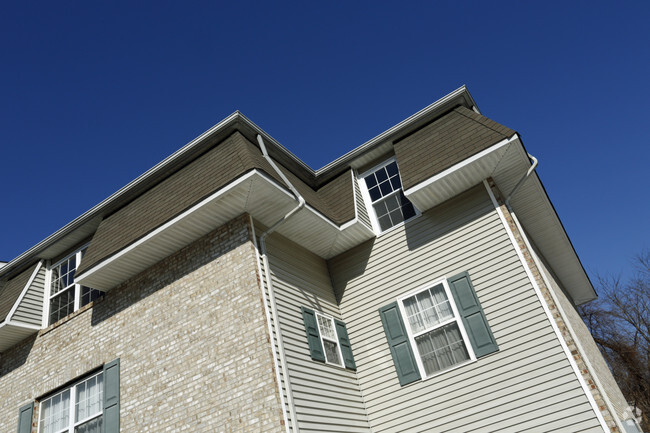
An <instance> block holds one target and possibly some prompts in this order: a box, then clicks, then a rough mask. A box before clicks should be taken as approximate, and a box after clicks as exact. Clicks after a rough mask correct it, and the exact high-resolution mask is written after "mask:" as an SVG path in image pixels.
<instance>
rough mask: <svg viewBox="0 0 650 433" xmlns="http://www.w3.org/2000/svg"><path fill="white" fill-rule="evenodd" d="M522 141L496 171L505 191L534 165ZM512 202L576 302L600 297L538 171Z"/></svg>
mask: <svg viewBox="0 0 650 433" xmlns="http://www.w3.org/2000/svg"><path fill="white" fill-rule="evenodd" d="M530 165H531V163H530V160H529V158H528V154H527V153H526V150H525V149H524V147H523V145H522V144H521V142H518V143H517V145H516V146H512V147H511V148H510V149H509V150H508V152H507V153H506V155H504V158H503V161H502V162H501V163H500V164H499V166H498V167H497V170H496V171H495V172H494V173H493V174H492V178H493V179H494V181H495V182H496V184H497V186H498V187H499V190H500V191H501V193H502V194H504V195H507V194H509V193H510V192H511V191H512V189H513V188H514V187H515V185H516V184H517V182H519V180H520V179H521V177H522V176H523V175H524V173H526V171H527V170H528V169H529V168H530ZM510 205H511V206H512V209H513V211H514V213H515V214H516V216H517V218H518V219H519V221H520V222H521V225H522V226H523V227H524V229H525V230H526V235H527V236H528V237H529V238H530V239H531V240H532V241H533V243H534V244H535V246H536V247H537V248H538V249H539V251H540V252H541V253H542V255H543V256H544V259H545V260H546V261H547V262H548V264H549V265H550V266H551V268H552V269H553V271H554V272H555V275H556V276H557V277H558V279H559V280H560V283H561V284H562V286H563V287H564V289H565V290H566V291H567V292H568V293H569V294H570V295H571V297H572V298H573V301H574V302H575V303H576V304H578V305H579V304H583V303H585V302H588V301H590V300H593V299H595V298H596V292H595V291H594V288H593V286H592V284H591V281H590V280H589V277H588V276H587V274H586V272H585V270H584V268H583V266H582V263H581V262H580V259H579V258H578V256H577V254H576V252H575V250H574V249H573V245H572V244H571V241H570V240H569V237H568V236H567V234H566V231H565V230H564V227H563V226H562V223H561V222H560V219H559V217H558V215H557V213H556V212H555V209H554V208H553V205H552V204H551V201H550V200H549V198H548V195H547V194H546V191H545V190H544V187H543V186H542V183H541V181H540V180H539V177H538V176H537V173H533V174H532V175H531V176H530V177H529V178H528V179H527V180H526V182H524V183H523V184H522V185H521V187H520V188H519V189H518V190H517V191H516V192H515V194H514V195H513V197H512V198H511V201H510Z"/></svg>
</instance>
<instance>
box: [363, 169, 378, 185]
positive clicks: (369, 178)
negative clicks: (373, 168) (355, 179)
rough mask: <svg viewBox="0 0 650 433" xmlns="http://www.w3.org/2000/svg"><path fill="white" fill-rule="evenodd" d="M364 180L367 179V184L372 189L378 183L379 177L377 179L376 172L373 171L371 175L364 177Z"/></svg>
mask: <svg viewBox="0 0 650 433" xmlns="http://www.w3.org/2000/svg"><path fill="white" fill-rule="evenodd" d="M364 180H365V181H366V185H367V186H368V189H370V188H372V187H373V186H375V185H377V179H375V174H374V173H372V174H371V175H369V176H366V177H364Z"/></svg>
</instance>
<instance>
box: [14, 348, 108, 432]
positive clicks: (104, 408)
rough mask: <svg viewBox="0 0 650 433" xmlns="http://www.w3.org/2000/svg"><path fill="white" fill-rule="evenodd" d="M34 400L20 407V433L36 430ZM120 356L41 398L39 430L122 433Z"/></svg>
mask: <svg viewBox="0 0 650 433" xmlns="http://www.w3.org/2000/svg"><path fill="white" fill-rule="evenodd" d="M33 413H34V402H31V403H29V404H28V405H25V406H23V407H21V408H20V409H19V410H18V433H31V432H32V416H33ZM119 431H120V359H119V358H118V359H115V360H113V361H111V362H109V363H107V364H104V367H103V368H102V370H101V371H99V372H96V373H93V374H91V375H89V376H86V377H84V378H83V379H81V380H79V381H77V382H75V383H73V384H72V385H71V386H66V387H65V388H63V389H59V390H58V391H56V392H55V393H54V394H51V395H49V396H48V397H47V398H44V399H42V400H41V401H40V405H39V416H38V432H39V433H100V432H101V433H119Z"/></svg>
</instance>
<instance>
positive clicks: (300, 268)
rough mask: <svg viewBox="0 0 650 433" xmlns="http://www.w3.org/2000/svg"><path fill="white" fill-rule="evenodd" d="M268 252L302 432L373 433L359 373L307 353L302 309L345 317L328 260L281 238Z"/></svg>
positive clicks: (274, 238) (275, 239) (269, 243)
mask: <svg viewBox="0 0 650 433" xmlns="http://www.w3.org/2000/svg"><path fill="white" fill-rule="evenodd" d="M267 251H268V257H269V262H270V269H271V278H272V279H273V287H274V291H275V299H276V303H277V310H278V320H279V322H280V328H281V330H282V336H283V340H284V349H285V354H286V360H287V368H288V371H289V376H290V380H291V388H292V391H293V401H294V405H295V408H296V418H297V421H298V427H299V429H300V431H301V432H369V431H370V429H369V427H368V421H367V417H366V413H365V408H364V404H363V400H362V397H361V394H360V391H359V384H358V381H357V377H356V373H355V372H354V371H351V370H347V369H344V368H340V367H336V366H333V365H327V364H324V363H322V362H317V361H313V360H312V359H311V357H310V354H309V346H308V344H307V336H306V333H305V325H304V322H303V318H302V313H301V310H300V307H301V306H304V307H307V308H310V309H313V310H316V311H320V312H323V313H325V314H327V315H330V316H332V317H334V318H337V319H341V314H340V311H339V308H338V305H337V303H336V299H335V297H334V291H333V289H332V285H331V282H330V277H329V274H328V271H327V266H326V263H325V261H324V260H323V259H321V258H320V257H318V256H316V255H314V254H312V253H310V252H309V251H307V250H305V249H303V248H302V247H300V246H298V245H297V244H295V243H293V242H291V241H289V240H287V239H286V238H283V237H282V236H280V235H278V234H273V235H272V236H270V237H269V239H267ZM274 332H275V330H274ZM275 349H276V356H279V354H278V349H277V345H276V348H275ZM352 350H353V351H355V348H354V347H352ZM355 354H356V351H355ZM283 379H284V378H283ZM284 392H285V399H286V387H285V389H284ZM287 413H288V410H287Z"/></svg>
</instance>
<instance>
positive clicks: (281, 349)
mask: <svg viewBox="0 0 650 433" xmlns="http://www.w3.org/2000/svg"><path fill="white" fill-rule="evenodd" d="M257 142H258V143H259V145H260V149H261V150H262V155H263V156H264V159H266V160H267V161H268V163H269V164H271V167H273V169H274V170H275V171H276V173H278V175H279V176H280V178H281V179H282V180H283V181H284V183H285V185H287V186H288V187H289V189H291V192H292V193H293V195H294V196H295V197H296V200H297V201H298V205H297V206H296V207H295V208H293V209H292V210H291V211H289V213H287V214H286V215H285V216H284V217H282V218H281V219H280V220H279V221H276V222H275V223H274V224H273V225H271V227H269V228H268V229H266V231H265V232H263V233H262V234H261V235H260V255H261V256H262V261H263V262H264V276H265V279H266V284H267V287H268V290H269V300H270V301H271V315H272V320H273V322H274V323H275V329H276V334H277V337H278V351H279V352H280V364H281V368H282V376H283V377H284V383H285V387H286V391H287V400H288V403H289V413H290V414H291V427H292V428H293V431H294V433H297V432H299V431H300V430H299V428H298V420H297V419H296V410H295V407H294V403H293V392H292V390H291V381H290V380H289V372H288V370H287V358H286V355H285V352H284V340H283V338H282V330H281V329H280V322H279V320H278V310H277V307H276V304H275V293H274V291H273V280H272V279H271V271H270V269H269V259H268V256H267V254H266V237H267V236H268V235H270V234H271V233H273V232H274V231H275V230H276V229H277V228H278V227H280V225H282V224H284V223H285V222H286V221H287V220H288V219H289V218H291V217H292V216H293V215H295V214H296V213H297V212H299V211H300V210H301V209H302V208H303V207H305V199H304V198H303V197H302V196H301V195H300V193H299V192H298V190H297V189H296V188H295V187H294V186H293V185H292V184H291V182H289V179H287V177H286V176H285V175H284V173H282V171H281V170H280V169H279V168H278V166H277V165H275V162H274V161H273V160H272V159H271V157H270V156H269V154H268V152H267V151H266V146H265V145H264V140H262V136H261V135H259V134H257ZM278 376H279V374H278ZM278 384H279V385H281V384H282V382H281V381H280V377H278ZM280 397H281V398H282V387H281V386H280ZM283 406H284V404H283ZM282 413H283V414H284V416H285V424H286V427H287V432H289V431H290V430H289V423H287V422H286V408H284V407H283V408H282Z"/></svg>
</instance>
